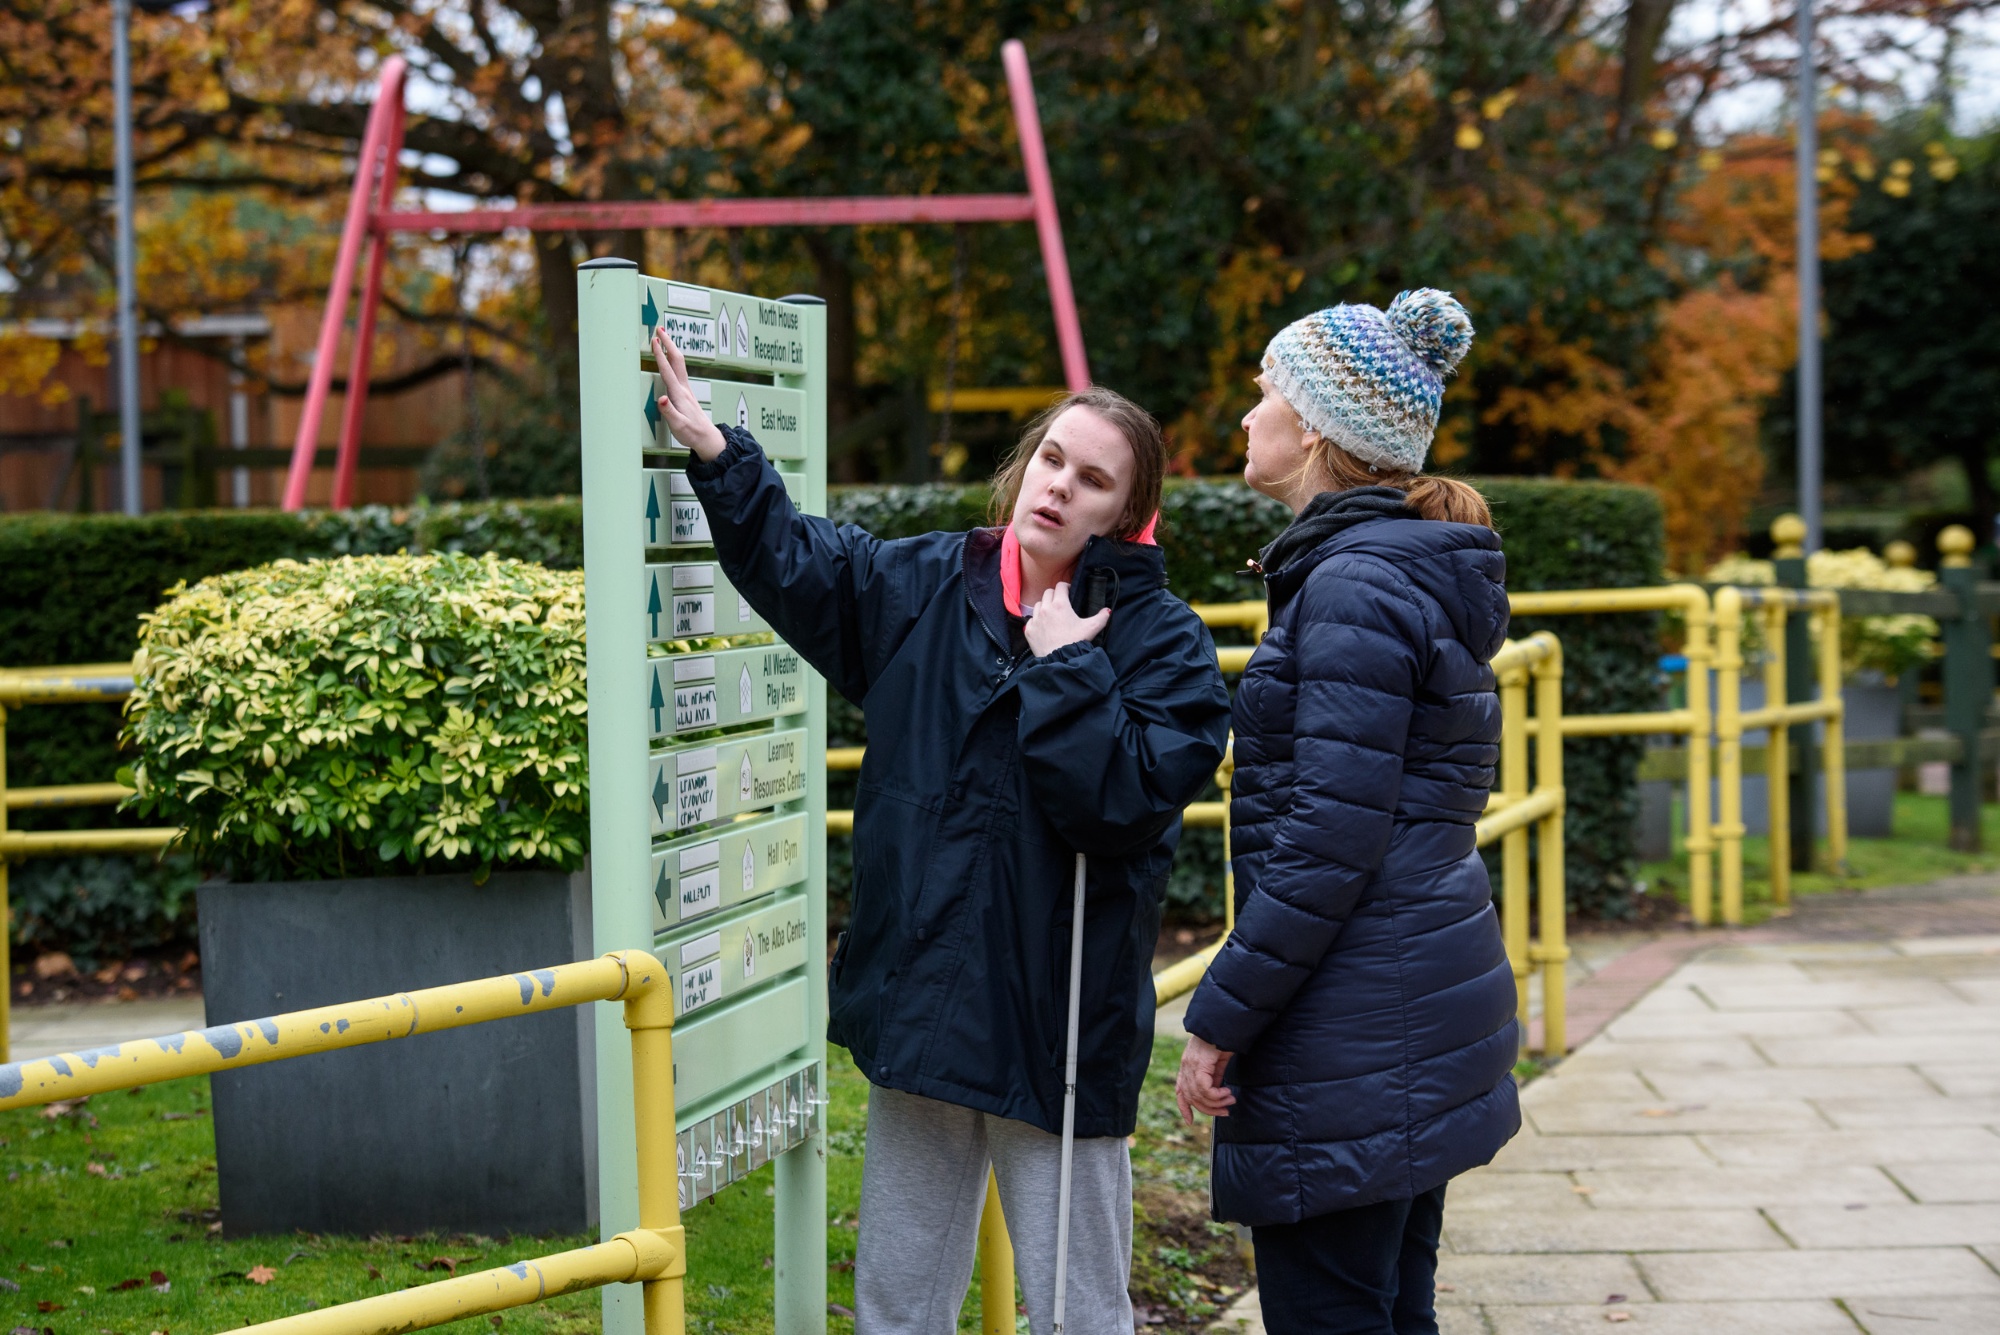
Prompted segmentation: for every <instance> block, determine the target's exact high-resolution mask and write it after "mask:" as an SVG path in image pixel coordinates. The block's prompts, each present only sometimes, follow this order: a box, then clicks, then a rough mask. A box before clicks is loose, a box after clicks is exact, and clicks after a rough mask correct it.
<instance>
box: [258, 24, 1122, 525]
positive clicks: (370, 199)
mask: <svg viewBox="0 0 2000 1335" xmlns="http://www.w3.org/2000/svg"><path fill="white" fill-rule="evenodd" d="M1000 57H1001V62H1002V64H1003V65H1004V67H1005V68H1006V71H1007V93H1008V97H1009V100H1010V101H1011V102H1012V104H1013V111H1014V124H1015V127H1016V129H1017V131H1018V133H1019V138H1020V142H1021V166H1022V169H1023V170H1024V172H1025V173H1026V175H1027V180H1028V191H1027V193H1026V194H1021V195H882V196H829V197H826V198H802V199H690V200H656V201H617V202H605V203H584V204H521V205H516V206H514V207H512V208H501V209H472V210H467V211H464V212H455V213H429V212H418V211H413V210H398V209H396V208H395V207H394V205H395V198H396V178H397V170H398V162H399V159H400V157H401V154H402V150H403V120H404V114H405V112H404V106H403V83H404V78H405V75H406V73H407V70H408V66H407V64H406V63H405V62H404V61H403V59H402V58H401V57H400V56H397V57H391V58H390V59H389V61H388V62H387V63H386V64H385V65H384V66H383V68H382V78H381V81H380V83H379V84H378V86H377V90H376V96H375V105H374V108H373V110H371V111H370V112H369V113H368V125H367V129H366V132H365V133H364V134H363V136H362V140H361V155H360V158H359V161H358V164H357V168H356V171H355V175H354V192H353V194H352V195H351V196H350V197H349V199H348V204H347V221H346V222H345V224H344V225H343V226H342V228H341V233H340V249H339V250H338V252H337V253H336V255H335V258H334V266H333V283H332V286H331V287H330V288H329V290H328V292H327V299H326V310H325V313H324V314H323V315H322V317H321V320H320V330H319V343H318V351H317V353H316V355H315V356H314V358H313V364H312V374H311V377H310V379H309V380H308V381H307V386H306V401H305V409H304V411H303V412H302V413H301V414H300V416H299V430H298V435H297V437H296V438H295V439H294V442H293V445H292V462H291V468H290V471H289V472H288V473H287V475H286V478H285V498H284V508H285V509H287V510H299V509H303V508H304V506H305V503H306V489H307V484H308V483H309V482H310V481H311V479H312V473H313V460H314V457H315V455H316V454H317V453H318V450H319V434H320V423H321V421H322V419H323V418H324V416H325V413H326V402H327V398H328V396H329V395H330V394H331V392H332V389H333V364H334V360H335V358H336V357H337V356H338V355H339V347H340V335H341V333H342V331H343V330H344V329H345V327H346V323H347V301H348V297H349V295H350V291H351V289H352V288H353V286H354V277H355V270H356V267H357V264H358V263H359V262H360V260H361V248H362V245H363V244H364V242H365V243H366V245H367V248H368V253H367V258H366V264H365V267H364V268H363V278H362V283H361V305H360V310H359V312H358V316H357V319H356V322H355V333H354V345H353V348H352V350H351V352H350V355H349V359H348V371H347V393H346V395H345V402H344V403H343V405H342V409H341V420H340V439H339V446H338V449H337V451H336V453H335V456H334V470H333V496H332V503H333V506H334V508H335V509H342V508H345V507H347V506H349V505H352V504H353V503H354V478H355V473H356V472H357V471H358V468H359V465H360V458H361V416H362V413H363V412H364V411H365V410H366V408H367V406H368V375H369V365H370V362H371V360H372V358H371V355H370V354H371V352H372V349H373V346H374V341H375V315H376V311H377V308H378V307H379V306H380V305H381V299H382V268H383V264H384V262H385V261H386V260H387V258H388V249H389V236H390V234H391V233H394V232H448V233H460V234H465V233H480V232H499V231H505V230H507V229H509V228H522V229H525V230H527V231H531V232H574V231H599V230H602V231H609V230H618V229H625V228H659V229H671V228H693V227H713V228H738V227H854V226H862V225H870V224H874V225H882V224H890V225H894V224H919V223H925V224H931V223H1013V222H1032V223H1034V224H1035V233H1036V236H1037V238H1038V239H1039V241H1040V243H1041V250H1042V266H1043V269H1044V270H1045V271H1046V273H1047V275H1048V284H1049V305H1050V307H1051V308H1052V309H1053V311H1054V314H1055V324H1056V341H1057V346H1058V348H1059V349H1060V351H1061V354H1062V366H1063V380H1064V382H1065V384H1066V385H1067V387H1068V388H1069V389H1071V390H1072V391H1074V390H1080V389H1086V388H1088V387H1089V385H1090V366H1089V363H1088V361H1087V360H1086V359H1085V357H1084V351H1083V326H1082V324H1081V322H1080V321H1079V320H1078V319H1077V313H1076V294H1075V292H1074V290H1073V289H1072V288H1071V286H1070V279H1069V260H1068V257H1067V256H1066V255H1065V253H1064V251H1063V239H1062V222H1061V220H1060V219H1059V218H1058V217H1057V215H1056V199H1055V187H1054V184H1053V183H1052V182H1051V180H1050V178H1049V162H1048V155H1047V152H1046V150H1045V149H1044V146H1043V142H1042V121H1041V114H1040V111H1039V110H1038V108H1037V107H1036V104H1035V89H1034V83H1033V81H1032V80H1031V78H1030V77H1029V73H1028V53H1027V50H1026V48H1024V47H1023V46H1022V45H1021V43H1020V42H1018V41H1009V42H1007V43H1005V44H1004V45H1003V46H1002V47H1001V50H1000Z"/></svg>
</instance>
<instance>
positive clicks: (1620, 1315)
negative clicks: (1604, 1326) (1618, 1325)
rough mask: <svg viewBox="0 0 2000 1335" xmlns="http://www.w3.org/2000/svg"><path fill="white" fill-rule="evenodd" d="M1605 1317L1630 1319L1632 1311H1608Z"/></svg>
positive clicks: (1613, 1319)
mask: <svg viewBox="0 0 2000 1335" xmlns="http://www.w3.org/2000/svg"><path fill="white" fill-rule="evenodd" d="M1604 1319H1605V1320H1606V1321H1630V1320H1631V1319H1632V1314H1631V1313H1630V1312H1606V1313H1605V1314H1604Z"/></svg>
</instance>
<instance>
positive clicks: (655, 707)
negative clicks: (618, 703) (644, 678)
mask: <svg viewBox="0 0 2000 1335" xmlns="http://www.w3.org/2000/svg"><path fill="white" fill-rule="evenodd" d="M646 707H647V708H648V709H650V710H652V711H653V733H654V735H655V736H657V735H659V732H660V730H661V728H662V727H663V726H664V725H665V722H666V712H667V694H666V692H665V691H664V690H663V689H662V688H661V684H660V677H659V674H658V673H655V674H653V694H652V698H651V699H650V700H649V701H648V702H647V706H646Z"/></svg>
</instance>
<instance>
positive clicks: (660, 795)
mask: <svg viewBox="0 0 2000 1335" xmlns="http://www.w3.org/2000/svg"><path fill="white" fill-rule="evenodd" d="M673 800H674V786H673V785H672V784H670V783H668V782H667V771H666V769H665V768H664V767H662V768H660V769H656V770H654V771H653V828H654V829H659V828H660V827H661V826H663V825H665V824H666V823H667V806H668V804H669V803H671V802H672V801H673Z"/></svg>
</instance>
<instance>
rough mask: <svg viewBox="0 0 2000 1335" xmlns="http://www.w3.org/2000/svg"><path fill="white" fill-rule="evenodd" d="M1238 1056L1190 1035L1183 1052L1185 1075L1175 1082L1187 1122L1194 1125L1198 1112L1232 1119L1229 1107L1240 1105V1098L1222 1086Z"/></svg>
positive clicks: (1182, 1112) (1175, 1088)
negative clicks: (1234, 1058)
mask: <svg viewBox="0 0 2000 1335" xmlns="http://www.w3.org/2000/svg"><path fill="white" fill-rule="evenodd" d="M1235 1055H1236V1054H1235V1053H1233V1052H1224V1051H1223V1050H1222V1049H1220V1048H1218V1047H1216V1046H1215V1045H1214V1044H1213V1043H1211V1042H1209V1041H1208V1040H1207V1039H1205V1038H1202V1037H1200V1036H1199V1035H1196V1034H1189V1035H1188V1042H1187V1047H1186V1048H1184V1049H1183V1050H1182V1051H1181V1073H1180V1075H1178V1076H1177V1077H1175V1079H1174V1102H1176V1103H1178V1104H1180V1105H1181V1120H1182V1121H1183V1122H1186V1123H1187V1124H1188V1125H1189V1126H1193V1125H1194V1115H1195V1114H1196V1113H1198V1112H1199V1113H1207V1114H1208V1115H1209V1116H1210V1117H1227V1116H1229V1105H1230V1104H1232V1103H1234V1102H1236V1096H1235V1095H1234V1094H1232V1093H1230V1092H1229V1086H1227V1085H1225V1084H1223V1083H1222V1072H1223V1069H1224V1068H1225V1067H1227V1066H1228V1065H1229V1059H1230V1058H1231V1057H1234V1056H1235Z"/></svg>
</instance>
